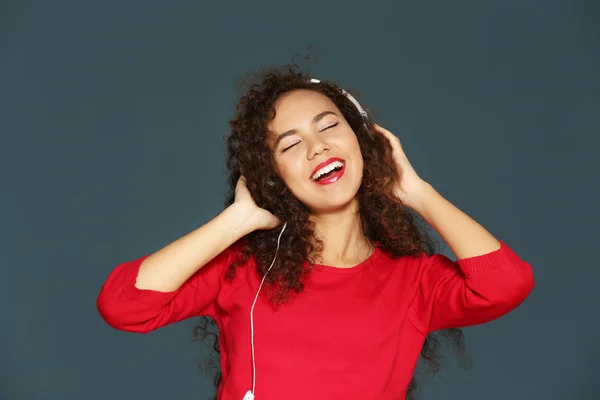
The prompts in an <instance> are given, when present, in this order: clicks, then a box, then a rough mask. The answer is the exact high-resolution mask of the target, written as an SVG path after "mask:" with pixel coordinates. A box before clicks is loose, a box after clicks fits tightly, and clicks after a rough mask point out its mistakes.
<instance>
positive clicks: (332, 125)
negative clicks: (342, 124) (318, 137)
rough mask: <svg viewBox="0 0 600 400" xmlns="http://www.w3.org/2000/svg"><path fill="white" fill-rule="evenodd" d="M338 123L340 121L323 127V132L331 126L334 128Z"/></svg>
mask: <svg viewBox="0 0 600 400" xmlns="http://www.w3.org/2000/svg"><path fill="white" fill-rule="evenodd" d="M337 125H338V123H337V122H336V123H335V124H332V125H329V126H327V127H325V128H323V129H321V132H323V131H326V130H327V129H329V128H333V127H334V126H337Z"/></svg>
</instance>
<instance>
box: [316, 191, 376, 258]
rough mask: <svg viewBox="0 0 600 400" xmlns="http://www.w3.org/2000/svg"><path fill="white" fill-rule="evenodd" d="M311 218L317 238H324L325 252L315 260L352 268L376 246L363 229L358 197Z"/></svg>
mask: <svg viewBox="0 0 600 400" xmlns="http://www.w3.org/2000/svg"><path fill="white" fill-rule="evenodd" d="M310 219H311V220H312V221H313V222H314V223H315V235H316V237H317V238H318V239H321V240H322V241H323V252H322V253H321V254H320V256H319V257H315V258H316V260H315V262H317V263H320V264H325V265H331V266H339V267H352V266H354V265H357V264H359V263H361V262H362V261H364V260H365V259H366V258H367V257H369V255H370V254H371V253H372V251H373V248H374V246H373V245H372V243H371V242H370V240H369V239H368V238H367V237H366V236H365V235H364V234H363V231H362V225H361V222H360V213H359V209H358V200H356V199H355V200H354V201H352V202H350V203H348V204H347V205H346V206H344V207H342V208H340V209H336V210H334V211H329V212H327V213H315V214H311V217H310Z"/></svg>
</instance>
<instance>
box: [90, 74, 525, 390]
mask: <svg viewBox="0 0 600 400" xmlns="http://www.w3.org/2000/svg"><path fill="white" fill-rule="evenodd" d="M227 142H228V153H229V154H228V163H227V164H228V167H229V170H230V185H231V188H232V189H233V191H232V193H231V195H230V196H229V198H228V199H227V203H226V204H227V207H226V209H225V210H224V211H223V212H222V213H220V214H219V215H218V216H217V217H215V218H214V219H213V220H211V221H210V222H208V223H207V224H205V225H204V226H202V227H200V228H198V229H197V230H195V231H193V232H191V233H189V234H188V235H186V236H184V237H182V238H180V239H178V240H176V241H175V242H173V243H171V244H169V245H168V246H166V247H165V248H163V249H161V250H159V251H157V252H156V253H154V254H151V255H149V256H145V257H141V258H139V259H137V260H135V261H130V262H125V263H123V264H121V265H119V266H117V267H116V268H115V269H114V270H113V271H112V272H111V274H110V276H109V277H108V279H107V281H106V283H105V284H104V286H103V288H102V290H101V292H100V295H99V297H98V309H99V311H100V313H101V315H102V316H103V318H104V319H105V321H106V322H107V323H108V324H109V325H111V326H112V327H114V328H116V329H120V330H125V331H130V332H140V333H146V332H149V331H152V330H155V329H158V328H160V327H162V326H165V325H167V324H170V323H174V322H177V321H181V320H183V319H186V318H190V317H194V316H208V317H211V318H213V319H214V321H216V323H217V325H218V327H219V332H220V334H219V348H220V349H221V370H222V380H221V384H220V385H219V390H218V398H219V399H222V400H241V399H252V398H254V396H257V398H258V399H259V400H271V399H288V400H293V399H378V400H385V399H399V398H405V397H406V396H408V395H410V394H411V393H412V392H413V390H414V387H415V384H414V380H412V379H411V378H412V376H413V373H414V371H415V367H416V364H417V361H418V358H419V355H420V354H421V356H422V357H423V358H424V359H425V361H428V362H429V363H430V365H431V366H432V367H433V368H434V369H435V367H436V366H437V360H436V348H437V346H436V343H437V339H436V337H435V336H433V335H434V331H440V330H446V331H445V332H450V333H451V334H453V335H454V336H453V337H454V338H455V339H456V340H457V341H458V344H459V345H460V331H458V330H456V329H454V328H459V327H464V326H468V325H474V324H480V323H484V322H487V321H490V320H493V319H495V318H498V317H500V316H502V315H504V314H506V313H508V312H509V311H511V310H513V309H514V308H515V307H517V306H518V305H519V304H520V303H521V302H522V301H523V300H524V299H525V298H526V297H527V296H528V294H529V293H530V292H531V290H532V288H533V284H534V281H533V275H532V270H531V267H530V265H529V264H527V263H526V262H524V261H522V260H521V259H520V258H519V257H518V256H517V255H516V254H515V253H514V252H512V251H511V250H510V248H509V247H508V246H507V245H506V244H505V243H504V242H501V241H499V240H497V239H496V238H495V237H494V236H492V235H491V234H490V233H489V232H487V231H486V230H485V229H484V228H483V227H481V226H480V225H479V224H478V223H477V222H475V221H474V220H472V219H471V218H470V217H468V216H467V215H465V214H464V213H463V212H461V211H460V210H459V209H457V208H456V207H455V206H453V205H452V204H450V203H449V202H448V201H447V200H446V199H444V198H443V197H442V196H441V195H440V194H439V193H438V192H437V191H436V190H435V189H434V188H433V187H432V186H431V185H430V184H428V183H427V182H425V181H424V180H423V179H421V178H420V177H419V175H418V174H417V173H416V172H415V170H414V169H413V168H412V166H411V164H410V162H409V161H408V159H407V157H406V155H405V153H404V151H403V149H402V146H401V144H400V141H399V140H398V139H397V138H396V137H395V136H394V135H393V134H392V133H390V132H389V131H388V130H386V129H384V128H382V127H380V126H378V125H376V124H373V123H372V122H371V121H370V120H369V118H368V116H367V115H366V113H365V112H364V110H363V109H362V107H361V106H360V104H358V103H357V102H356V100H355V99H354V98H353V97H352V96H351V95H349V94H348V93H346V92H345V91H343V90H342V89H341V88H339V87H338V86H336V85H335V84H333V83H330V82H319V81H317V80H314V79H310V77H306V76H304V75H303V74H301V73H299V72H296V71H295V70H294V69H293V68H290V69H289V71H279V70H271V71H267V72H265V73H264V74H263V75H262V76H261V77H260V81H259V82H258V83H256V84H254V85H252V86H251V87H250V88H249V91H248V92H247V94H246V95H245V96H244V97H242V98H241V100H240V102H239V104H238V106H237V115H236V116H235V117H234V119H233V120H232V121H231V134H230V135H229V136H228V139H227ZM418 216H420V217H421V218H422V219H424V220H425V221H426V222H427V223H428V224H429V225H430V226H431V227H433V228H434V229H435V230H436V231H437V232H438V233H439V235H440V236H441V237H442V238H443V239H444V240H445V242H446V243H447V244H448V246H449V247H450V248H451V250H452V251H453V253H454V254H455V256H456V258H457V261H451V260H450V259H448V258H447V257H445V256H443V255H441V254H435V253H434V252H433V246H432V243H431V239H429V238H427V236H426V235H425V234H424V232H423V231H422V230H421V229H420V228H419V226H418V225H417V223H416V221H417V218H418Z"/></svg>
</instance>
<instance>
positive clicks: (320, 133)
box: [268, 90, 363, 214]
mask: <svg viewBox="0 0 600 400" xmlns="http://www.w3.org/2000/svg"><path fill="white" fill-rule="evenodd" d="M275 111H276V116H275V119H274V120H273V121H272V122H271V123H270V124H269V126H268V128H269V131H270V133H269V145H270V147H271V149H272V150H273V152H274V159H275V164H276V168H277V170H278V171H279V174H280V175H281V178H282V179H283V181H284V182H285V183H286V185H287V186H288V187H289V188H290V190H291V191H292V193H294V195H295V196H296V197H297V198H298V199H299V200H300V201H301V202H302V203H304V204H305V205H306V206H307V207H308V208H309V209H310V210H311V212H312V213H315V214H318V213H323V212H331V211H334V210H336V209H339V208H340V207H343V206H345V205H347V204H348V203H350V202H351V201H353V199H355V196H356V193H357V192H358V189H359V187H360V184H361V181H362V175H363V174H362V172H363V159H362V155H361V152H360V147H359V145H358V140H357V138H356V134H355V133H354V131H353V130H352V128H350V125H348V123H347V122H346V119H345V118H344V117H343V115H342V113H341V112H340V110H339V109H338V108H337V107H336V105H335V104H334V103H333V101H331V99H329V97H327V96H325V95H323V94H321V93H317V92H314V91H312V90H295V91H293V92H290V93H287V94H285V95H284V96H282V97H281V98H280V99H279V100H278V102H277V103H276V107H275ZM333 168H335V169H333ZM331 169H333V170H331Z"/></svg>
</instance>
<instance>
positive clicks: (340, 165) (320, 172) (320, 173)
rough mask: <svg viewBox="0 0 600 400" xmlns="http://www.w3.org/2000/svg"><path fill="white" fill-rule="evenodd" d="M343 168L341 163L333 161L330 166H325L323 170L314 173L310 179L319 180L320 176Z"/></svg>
mask: <svg viewBox="0 0 600 400" xmlns="http://www.w3.org/2000/svg"><path fill="white" fill-rule="evenodd" d="M343 166H344V163H343V162H341V161H334V162H332V163H331V164H329V165H326V166H324V167H323V168H321V169H320V170H318V171H317V172H315V174H314V175H313V176H312V177H311V179H312V180H317V179H319V177H320V176H322V175H325V174H326V173H328V172H331V171H332V170H333V169H335V168H339V167H343Z"/></svg>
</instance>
